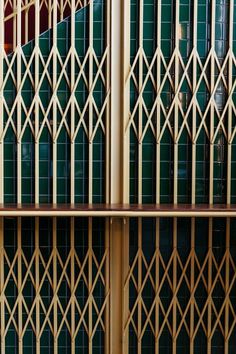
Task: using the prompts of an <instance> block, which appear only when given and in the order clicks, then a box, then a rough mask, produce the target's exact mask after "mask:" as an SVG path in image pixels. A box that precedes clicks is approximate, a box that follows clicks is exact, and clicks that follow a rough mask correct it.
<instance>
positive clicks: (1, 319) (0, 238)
mask: <svg viewBox="0 0 236 354" xmlns="http://www.w3.org/2000/svg"><path fill="white" fill-rule="evenodd" d="M3 222H4V220H3V218H2V217H1V218H0V323H1V327H0V335H1V344H0V345H1V353H2V354H5V353H6V351H5V336H4V332H5V295H4V287H5V282H4V278H5V274H4V224H3Z"/></svg>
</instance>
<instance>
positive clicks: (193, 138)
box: [191, 0, 198, 204]
mask: <svg viewBox="0 0 236 354" xmlns="http://www.w3.org/2000/svg"><path fill="white" fill-rule="evenodd" d="M197 19H198V0H194V3H193V82H192V85H193V88H192V91H193V95H194V94H195V91H196V86H197ZM192 120H193V122H192V197H191V203H192V204H195V201H196V142H195V135H196V126H197V122H196V120H197V114H196V100H194V102H193V116H192Z"/></svg>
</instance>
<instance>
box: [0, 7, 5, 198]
mask: <svg viewBox="0 0 236 354" xmlns="http://www.w3.org/2000/svg"><path fill="white" fill-rule="evenodd" d="M3 21H4V2H3V1H1V2H0V24H1V23H3ZM4 33H5V32H4V28H3V26H1V28H0V136H2V133H3V128H4V127H3V119H4V118H3V93H2V85H3V81H4V78H3V65H4ZM0 156H2V157H3V156H4V150H3V142H2V141H1V140H0ZM3 178H4V163H3V158H1V159H0V201H1V203H3Z"/></svg>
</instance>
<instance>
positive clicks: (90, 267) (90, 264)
mask: <svg viewBox="0 0 236 354" xmlns="http://www.w3.org/2000/svg"><path fill="white" fill-rule="evenodd" d="M88 228H89V229H88V252H89V258H88V293H89V306H88V321H89V323H88V330H89V343H88V345H89V347H88V354H92V353H93V342H92V333H93V294H92V287H93V219H92V217H89V220H88Z"/></svg>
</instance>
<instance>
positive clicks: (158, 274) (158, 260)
mask: <svg viewBox="0 0 236 354" xmlns="http://www.w3.org/2000/svg"><path fill="white" fill-rule="evenodd" d="M159 252H160V218H156V274H155V296H156V306H155V354H159V338H158V334H159V326H160V323H159V322H160V321H159V316H160V314H159V311H160V303H159V300H160V297H159V295H158V296H157V294H158V291H159V286H160V257H159Z"/></svg>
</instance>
